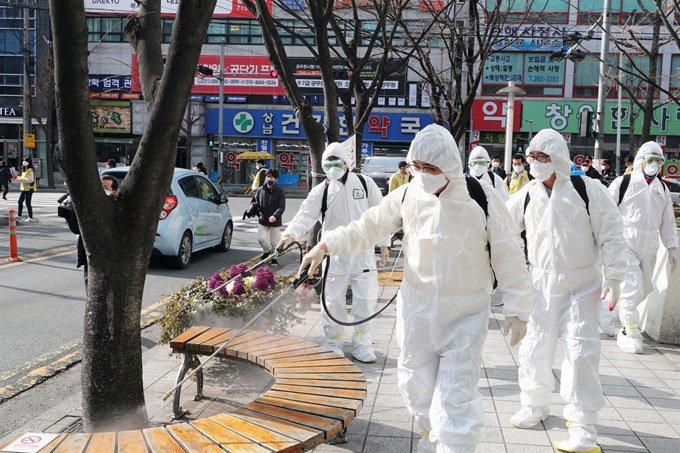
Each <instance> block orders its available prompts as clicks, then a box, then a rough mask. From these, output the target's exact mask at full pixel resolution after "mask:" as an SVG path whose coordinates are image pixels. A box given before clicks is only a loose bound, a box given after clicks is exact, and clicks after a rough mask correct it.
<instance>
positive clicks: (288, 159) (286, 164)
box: [278, 153, 295, 172]
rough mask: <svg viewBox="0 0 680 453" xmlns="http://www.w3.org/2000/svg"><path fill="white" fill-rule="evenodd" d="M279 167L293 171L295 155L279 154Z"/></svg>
mask: <svg viewBox="0 0 680 453" xmlns="http://www.w3.org/2000/svg"><path fill="white" fill-rule="evenodd" d="M278 158H279V166H281V167H283V168H287V169H288V171H291V172H292V171H293V166H294V165H295V154H293V153H279V154H278Z"/></svg>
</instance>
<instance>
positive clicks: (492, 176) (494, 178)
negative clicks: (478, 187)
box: [488, 170, 496, 188]
mask: <svg viewBox="0 0 680 453" xmlns="http://www.w3.org/2000/svg"><path fill="white" fill-rule="evenodd" d="M488 173H489V178H491V185H492V186H493V187H494V188H495V187H496V177H495V176H494V175H495V174H496V173H494V172H492V171H491V170H489V171H488Z"/></svg>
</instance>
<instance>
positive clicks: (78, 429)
mask: <svg viewBox="0 0 680 453" xmlns="http://www.w3.org/2000/svg"><path fill="white" fill-rule="evenodd" d="M59 432H60V433H82V432H83V418H82V417H75V418H74V420H73V421H72V422H71V423H69V424H68V425H66V426H65V427H63V428H62V429H60V430H59Z"/></svg>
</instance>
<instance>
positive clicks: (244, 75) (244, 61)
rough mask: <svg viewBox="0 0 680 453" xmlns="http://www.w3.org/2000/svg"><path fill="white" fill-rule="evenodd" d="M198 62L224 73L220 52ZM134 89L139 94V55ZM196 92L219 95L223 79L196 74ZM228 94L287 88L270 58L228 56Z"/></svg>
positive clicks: (134, 68)
mask: <svg viewBox="0 0 680 453" xmlns="http://www.w3.org/2000/svg"><path fill="white" fill-rule="evenodd" d="M198 64H199V65H202V66H207V67H209V68H210V69H212V70H213V74H214V75H215V76H217V77H219V76H220V57H219V56H217V55H201V56H200V57H198ZM132 91H133V92H136V93H139V92H141V91H142V87H141V85H140V83H139V68H138V67H137V54H132ZM191 92H192V93H196V94H218V93H219V92H220V81H219V79H218V78H216V77H212V76H206V75H203V74H200V73H198V72H197V73H196V75H195V76H194V86H193V87H192V88H191ZM224 94H240V95H248V94H261V95H283V94H285V93H284V91H283V87H282V86H281V82H280V81H279V79H278V77H276V75H275V72H274V66H273V65H272V62H271V61H269V58H267V57H249V56H243V57H224Z"/></svg>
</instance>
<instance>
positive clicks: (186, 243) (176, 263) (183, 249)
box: [172, 231, 193, 269]
mask: <svg viewBox="0 0 680 453" xmlns="http://www.w3.org/2000/svg"><path fill="white" fill-rule="evenodd" d="M192 242H193V241H192V239H191V233H189V232H188V231H185V232H184V234H183V235H182V240H181V241H180V242H179V252H178V253H177V256H174V257H173V258H172V265H173V267H175V268H177V269H186V268H187V266H189V261H191V249H192V245H193V244H192Z"/></svg>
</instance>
